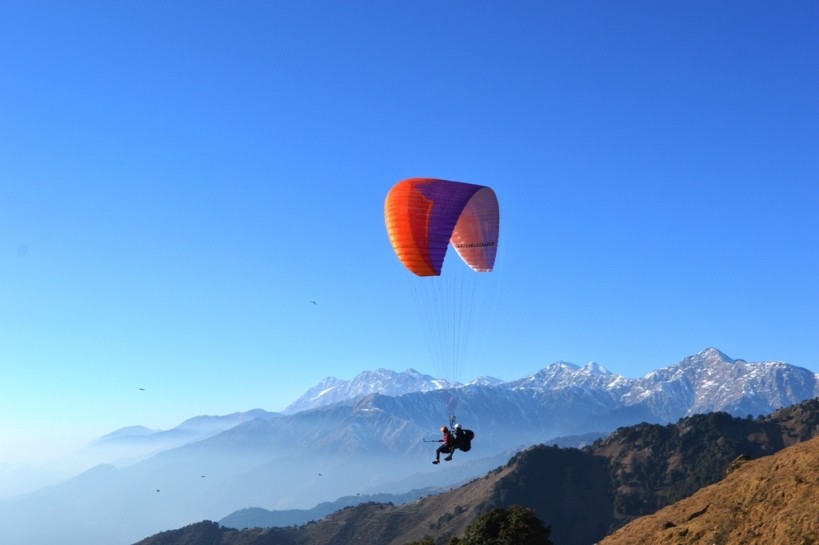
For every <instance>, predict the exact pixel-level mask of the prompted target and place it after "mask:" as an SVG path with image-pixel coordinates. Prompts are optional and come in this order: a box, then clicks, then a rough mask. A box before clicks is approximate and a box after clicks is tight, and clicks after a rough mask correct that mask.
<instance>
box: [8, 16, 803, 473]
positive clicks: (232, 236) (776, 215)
mask: <svg viewBox="0 0 819 545" xmlns="http://www.w3.org/2000/svg"><path fill="white" fill-rule="evenodd" d="M817 21H819V7H817V4H816V3H814V2H785V3H778V4H777V5H776V6H774V5H772V4H770V3H768V2H754V1H741V2H740V1H725V2H717V3H714V2H662V3H658V2H517V3H513V4H511V5H510V4H509V3H500V2H482V1H479V2H460V1H443V2H441V1H436V2H426V1H420V2H380V3H371V2H369V3H365V2H330V1H326V2H318V1H310V2H254V1H248V2H240V3H228V2H208V1H206V2H172V3H171V2H130V1H129V2H76V3H71V4H68V3H63V2H30V1H25V2H23V1H10V2H4V3H3V5H2V6H0V73H2V74H3V76H2V78H0V150H1V151H0V275H1V276H2V282H0V429H2V430H3V434H4V437H3V441H2V442H0V443H1V444H2V446H0V463H3V462H6V461H10V460H19V459H27V458H31V457H32V456H33V455H34V453H35V451H36V449H38V448H40V447H47V448H49V449H50V450H53V448H54V446H55V445H57V444H62V442H63V441H67V442H73V443H82V442H85V441H87V440H90V439H93V438H94V437H97V436H99V435H101V434H103V433H106V432H108V431H112V430H114V429H117V428H119V427H123V426H127V425H134V424H142V425H146V426H149V427H155V428H169V427H172V426H173V425H175V424H177V423H179V422H181V421H182V420H184V419H186V418H188V417H192V416H196V415H200V414H227V413H230V412H235V411H242V410H248V409H252V408H255V407H260V408H263V409H267V410H281V409H283V408H284V407H285V406H286V405H287V404H289V403H290V402H292V401H293V400H295V399H296V397H298V396H299V395H300V394H301V393H303V392H304V391H305V390H306V389H307V388H309V387H311V386H313V385H315V384H316V383H317V382H318V381H319V380H320V379H321V378H323V377H325V376H328V375H334V376H337V377H340V378H351V377H353V376H355V375H356V374H358V373H359V372H361V371H363V370H366V369H376V368H379V367H385V368H388V369H393V370H396V371H401V370H404V369H406V368H409V367H412V368H415V369H418V370H419V371H422V372H425V373H430V374H435V373H434V369H433V368H432V367H431V366H430V364H429V355H428V351H427V348H426V346H425V345H424V343H423V337H422V335H421V333H420V329H419V324H418V322H419V320H418V317H417V315H416V314H415V312H414V310H413V308H412V305H411V301H410V298H409V292H408V289H407V282H406V273H405V272H404V271H403V270H402V268H401V266H400V264H399V263H398V261H397V259H396V258H395V256H394V254H393V253H392V250H391V248H390V246H389V242H388V240H387V237H386V233H385V230H384V223H383V202H384V197H385V196H386V193H387V191H388V190H389V188H390V187H391V186H392V185H393V184H394V183H396V182H397V181H399V180H401V179H403V178H407V177H416V176H431V177H439V178H445V179H450V180H460V181H467V182H472V183H477V184H482V185H489V186H491V187H493V188H494V190H495V191H496V193H497V195H498V199H499V202H500V207H501V218H502V219H501V241H500V248H501V251H500V259H499V271H500V272H502V279H501V280H500V282H499V286H498V299H497V305H496V306H495V307H494V310H493V311H492V313H491V314H492V315H491V317H490V318H489V319H487V320H486V321H487V323H490V324H491V328H492V332H491V335H489V336H488V337H487V340H486V342H485V343H484V347H483V348H482V354H481V357H480V358H479V361H474V362H467V366H466V367H467V370H466V371H465V374H466V375H467V376H465V377H463V378H466V379H468V378H471V377H473V376H477V375H492V376H496V377H499V378H502V379H506V380H509V379H515V378H520V377H522V376H525V375H527V374H530V373H533V372H536V371H537V370H539V369H541V368H542V367H544V366H546V365H548V364H549V363H552V362H554V361H557V360H564V361H570V362H573V363H577V364H584V363H586V362H588V361H591V360H594V361H597V362H599V363H600V364H602V365H604V366H606V367H607V368H609V369H610V370H611V371H613V372H617V373H620V374H622V375H625V376H628V377H637V376H641V375H643V374H645V373H647V372H648V371H651V370H653V369H656V368H659V367H664V366H667V365H671V364H673V363H676V362H677V361H679V360H680V359H682V358H683V357H685V356H688V355H690V354H693V353H696V352H698V351H700V350H702V349H704V348H706V347H709V346H714V347H717V348H719V349H721V350H722V351H723V352H726V353H727V354H728V355H730V356H732V357H735V358H744V359H747V360H749V361H763V360H774V359H775V360H782V361H786V362H788V363H792V364H794V365H799V366H802V367H807V368H810V369H812V370H814V371H819V335H817V332H819V310H817V309H819V252H818V251H817V248H819V219H817V218H818V217H819V214H817V210H819V183H817V180H819V153H817V148H818V146H817V144H819V72H817V70H816V69H815V68H816V60H817V58H819V28H817V27H819V23H817ZM496 272H498V271H496ZM493 274H494V273H493ZM311 300H315V301H316V302H317V303H318V304H316V305H313V304H311V303H310V301H311ZM139 388H144V391H142V390H139Z"/></svg>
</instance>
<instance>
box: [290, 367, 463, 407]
mask: <svg viewBox="0 0 819 545" xmlns="http://www.w3.org/2000/svg"><path fill="white" fill-rule="evenodd" d="M458 386H460V384H456V383H451V382H447V381H446V380H442V379H436V378H433V377H431V376H429V375H422V374H421V373H419V372H418V371H416V370H415V369H407V370H406V371H404V372H403V373H396V372H395V371H390V370H388V369H378V370H376V371H364V372H363V373H361V374H360V375H358V376H356V377H355V378H353V379H350V380H340V379H337V378H335V377H327V378H325V379H324V380H322V381H321V382H319V383H318V385H316V386H314V387H313V388H310V389H309V390H307V392H305V393H304V395H302V396H301V397H300V398H298V399H297V400H296V401H294V402H293V403H291V404H290V405H289V406H287V408H285V409H284V411H282V413H283V414H294V413H297V412H299V411H304V410H308V409H317V408H320V407H326V406H327V405H332V404H333V403H338V402H340V401H348V400H351V399H356V398H359V397H361V396H366V395H369V394H382V395H387V396H395V395H401V394H406V393H411V392H429V391H433V390H443V389H448V388H456V387H458Z"/></svg>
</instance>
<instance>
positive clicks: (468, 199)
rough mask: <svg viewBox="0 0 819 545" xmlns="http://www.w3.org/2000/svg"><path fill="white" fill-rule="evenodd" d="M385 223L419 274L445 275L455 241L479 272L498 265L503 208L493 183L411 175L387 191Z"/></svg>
mask: <svg viewBox="0 0 819 545" xmlns="http://www.w3.org/2000/svg"><path fill="white" fill-rule="evenodd" d="M384 221H385V223H386V224H387V234H388V235H389V237H390V243H391V244H392V247H393V249H394V250H395V253H396V255H397V256H398V259H399V260H400V261H401V263H403V264H404V266H405V267H406V268H407V269H409V270H410V271H411V272H412V273H414V274H416V275H418V276H438V275H440V274H441V267H442V266H443V263H444V257H445V256H446V251H447V247H448V245H449V243H452V246H453V247H454V248H455V251H456V252H457V253H458V255H459V256H460V257H461V259H463V260H464V262H465V263H466V264H467V265H469V267H470V268H472V269H473V270H474V271H477V272H489V271H491V270H492V267H493V266H494V264H495V255H496V253H497V246H498V223H499V211H498V199H497V197H496V196H495V192H494V191H492V189H491V188H489V187H486V186H481V185H475V184H467V183H463V182H452V181H448V180H439V179H436V178H408V179H406V180H402V181H400V182H398V183H397V184H395V185H394V186H393V188H392V189H391V190H390V192H389V193H388V194H387V200H386V202H385V204H384Z"/></svg>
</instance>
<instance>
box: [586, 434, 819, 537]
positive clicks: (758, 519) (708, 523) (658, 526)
mask: <svg viewBox="0 0 819 545" xmlns="http://www.w3.org/2000/svg"><path fill="white" fill-rule="evenodd" d="M658 544H673V545H688V544H703V545H746V544H747V545H750V544H766V545H767V544H793V545H819V438H815V439H812V440H810V441H805V442H803V443H799V444H796V445H793V446H791V447H788V448H786V449H784V450H782V451H780V452H778V453H777V454H774V455H772V456H767V457H764V458H760V459H757V460H754V461H749V462H745V463H742V464H741V465H739V467H737V468H736V469H735V470H734V471H732V472H731V473H730V474H729V475H728V476H727V477H726V478H725V479H724V480H722V481H720V482H719V483H716V484H713V485H711V486H708V487H706V488H703V489H702V490H700V491H698V492H697V493H696V494H694V495H693V496H691V497H689V498H686V499H684V500H682V501H679V502H677V503H675V504H674V505H670V506H668V507H666V508H664V509H661V510H660V511H658V512H657V513H654V514H653V515H649V516H645V517H642V518H639V519H637V520H634V521H632V522H631V523H629V524H627V525H626V526H624V527H623V528H620V529H619V530H617V531H616V532H615V533H614V534H612V535H610V536H609V537H607V538H605V539H604V540H602V541H601V542H600V543H599V545H658Z"/></svg>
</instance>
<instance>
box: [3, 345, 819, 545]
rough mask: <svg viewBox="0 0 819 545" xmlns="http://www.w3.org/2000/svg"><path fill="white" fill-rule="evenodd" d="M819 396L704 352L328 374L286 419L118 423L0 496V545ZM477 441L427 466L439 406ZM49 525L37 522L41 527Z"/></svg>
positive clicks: (36, 544)
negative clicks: (614, 364)
mask: <svg viewBox="0 0 819 545" xmlns="http://www.w3.org/2000/svg"><path fill="white" fill-rule="evenodd" d="M817 395H819V376H817V374H816V373H813V372H811V371H809V370H807V369H803V368H800V367H795V366H792V365H789V364H786V363H783V362H758V363H748V362H746V361H744V360H734V359H731V358H730V357H728V356H726V355H725V354H723V353H722V352H720V351H719V350H716V349H714V348H709V349H706V350H704V351H702V352H700V353H699V354H695V355H692V356H690V357H687V358H685V359H683V360H682V361H680V362H679V363H677V364H675V365H672V366H670V367H666V368H663V369H659V370H657V371H654V372H652V373H649V374H648V375H645V376H644V377H641V378H638V379H628V378H625V377H622V376H620V375H616V374H614V373H611V372H609V371H608V370H606V369H605V368H603V367H602V366H600V365H598V364H595V363H590V364H588V365H586V366H583V367H579V366H576V365H573V364H570V363H566V362H557V363H554V364H552V365H549V366H548V367H546V368H544V369H542V370H541V371H539V372H537V373H534V374H532V375H530V376H527V377H524V378H521V379H519V380H515V381H510V382H503V381H499V380H497V379H492V378H489V377H484V378H481V379H478V380H475V381H473V382H471V383H469V384H452V383H447V382H445V381H442V380H440V379H436V378H434V377H430V376H427V375H423V374H420V373H418V372H416V371H414V370H407V371H404V372H403V373H396V372H392V371H388V370H384V369H380V370H377V371H368V372H364V373H362V374H361V375H359V376H357V377H355V378H354V379H351V380H348V381H344V380H339V379H335V378H328V379H325V380H324V381H322V382H321V383H320V384H318V385H317V386H316V387H314V388H312V389H310V390H309V391H308V392H306V393H305V394H304V395H303V396H301V397H300V398H299V399H297V400H296V401H295V402H294V403H293V404H291V405H290V406H289V407H287V408H286V409H285V410H284V411H282V412H281V413H272V412H267V411H263V410H258V409H256V410H253V411H248V412H246V413H238V414H234V415H227V416H216V417H196V418H193V419H191V420H188V421H186V422H185V423H183V424H182V425H180V426H179V427H177V428H174V429H172V430H167V431H154V430H147V429H145V428H140V427H135V428H126V429H122V430H117V431H115V432H113V433H111V434H108V435H106V436H104V437H101V438H100V439H98V440H97V441H95V442H94V443H93V444H91V445H89V446H88V451H89V452H90V453H96V454H97V455H98V456H99V457H102V458H103V459H105V457H107V461H108V463H106V464H101V465H98V466H96V467H94V468H91V469H90V470H88V471H86V472H84V473H82V474H80V475H77V476H76V477H74V478H72V479H70V480H68V481H66V482H63V483H61V484H58V485H55V486H52V487H48V488H45V489H42V490H38V491H36V492H34V493H31V494H26V495H23V496H20V497H17V498H13V499H9V500H4V501H2V502H0V542H4V543H27V544H30V545H41V544H45V543H53V542H55V541H58V542H60V543H62V544H64V545H71V544H73V543H77V544H79V543H84V544H87V543H91V544H94V543H100V544H103V543H104V544H106V545H118V544H126V543H133V542H134V541H136V540H137V539H139V538H141V537H144V536H146V535H151V534H153V533H156V532H158V531H161V530H164V529H167V528H174V527H179V526H181V525H184V524H187V523H190V522H191V521H196V520H202V519H210V520H219V519H221V518H223V517H225V516H227V515H229V514H231V513H234V512H238V511H241V510H244V509H247V508H250V507H260V508H264V509H266V510H287V509H310V508H312V507H313V506H315V505H317V504H319V503H321V502H326V501H332V500H335V499H336V498H340V497H344V496H357V495H364V496H366V495H367V494H377V493H383V492H390V493H395V494H402V493H406V492H408V491H410V490H413V489H418V488H423V487H447V486H452V485H455V484H458V483H462V482H465V481H467V480H469V479H472V478H475V477H478V476H480V475H484V474H486V472H487V471H490V470H491V469H492V468H493V467H497V466H498V465H499V464H502V463H503V460H508V459H509V457H511V456H512V455H514V454H515V452H518V451H520V450H522V449H525V448H527V447H529V446H531V445H536V444H541V443H545V444H551V443H554V442H557V438H561V437H563V438H566V439H561V441H564V440H565V441H567V442H568V443H571V439H568V438H567V437H571V436H574V437H577V436H581V435H582V436H583V439H582V441H588V442H590V440H589V439H588V438H589V437H592V438H594V437H600V436H603V435H606V434H609V433H611V432H612V431H614V430H616V429H618V428H620V427H623V426H629V425H632V424H636V423H640V422H646V423H656V424H667V423H670V422H674V421H676V420H678V419H680V418H683V417H686V416H691V415H694V414H698V413H705V412H712V411H725V412H727V413H729V414H731V415H734V416H741V417H746V416H748V415H761V414H768V413H770V412H771V411H773V410H775V409H777V408H779V407H783V406H788V405H792V404H794V403H798V402H800V401H802V400H805V399H811V398H814V397H816V396H817ZM453 405H456V406H457V415H458V419H459V421H460V422H461V423H462V424H463V425H464V426H465V427H468V428H470V429H472V430H474V431H475V433H476V438H475V441H474V443H473V449H472V451H470V452H469V453H458V454H456V455H455V459H454V460H453V462H450V463H449V464H447V467H446V470H444V471H442V470H441V469H442V468H439V467H436V466H432V465H431V464H430V463H429V462H430V460H431V458H432V453H433V451H434V447H435V445H430V444H429V443H425V442H424V441H423V440H424V439H437V431H436V430H437V429H438V428H439V427H440V425H441V424H442V423H444V422H445V421H446V415H447V414H448V408H449V407H452V406H453ZM42 520H50V521H52V522H53V524H49V525H43V524H40V523H39V521H42Z"/></svg>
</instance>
